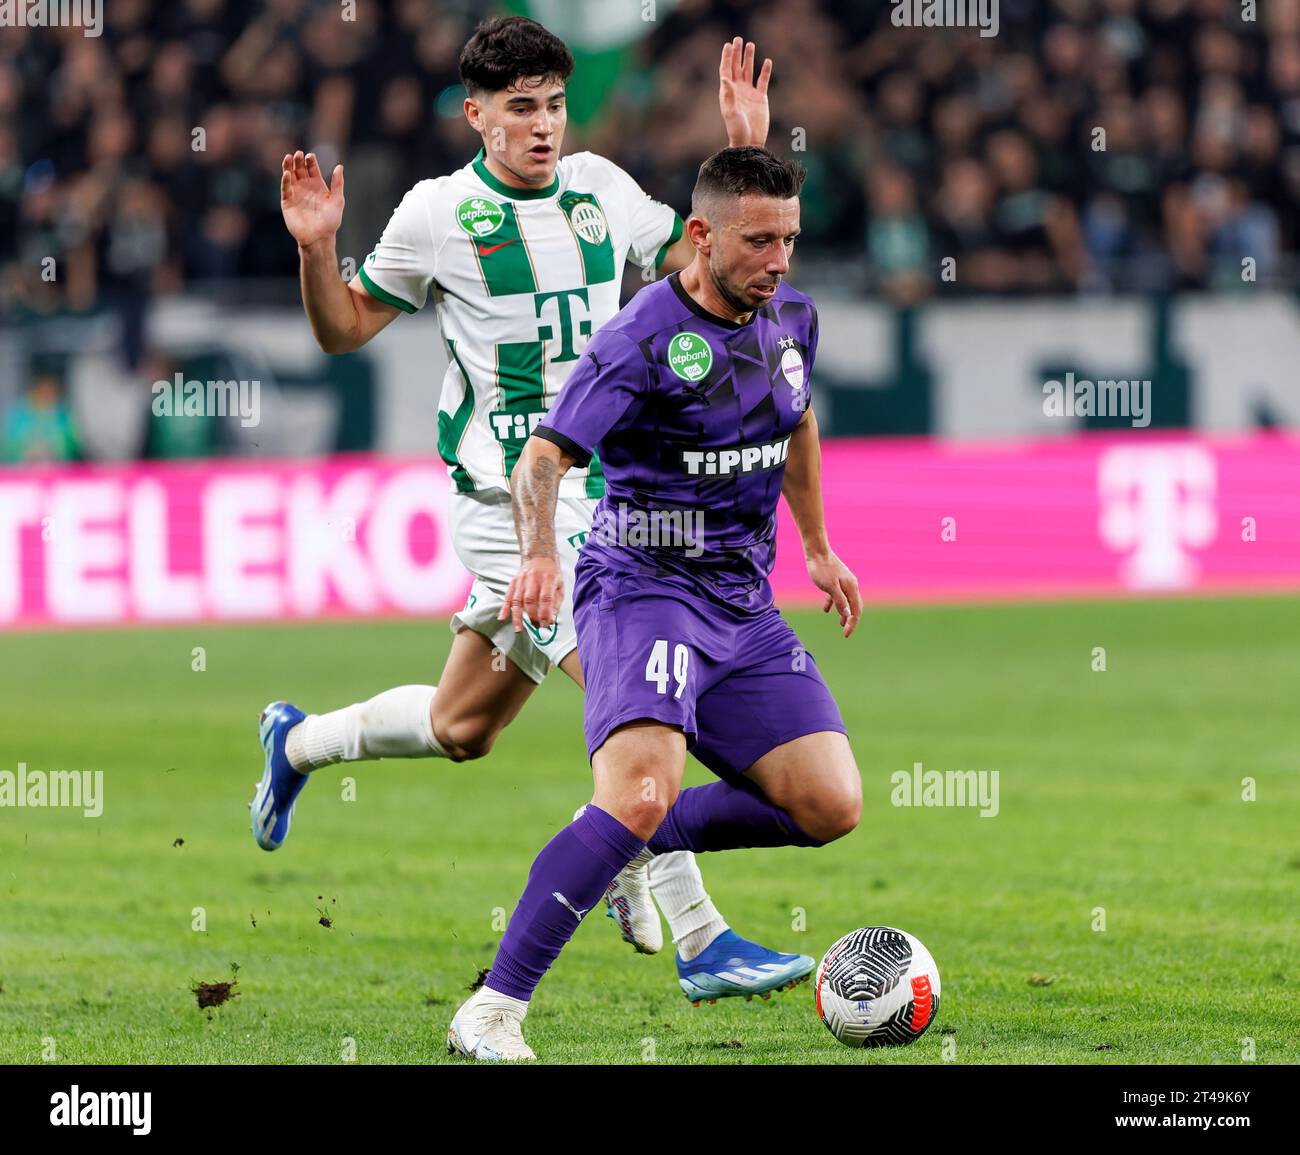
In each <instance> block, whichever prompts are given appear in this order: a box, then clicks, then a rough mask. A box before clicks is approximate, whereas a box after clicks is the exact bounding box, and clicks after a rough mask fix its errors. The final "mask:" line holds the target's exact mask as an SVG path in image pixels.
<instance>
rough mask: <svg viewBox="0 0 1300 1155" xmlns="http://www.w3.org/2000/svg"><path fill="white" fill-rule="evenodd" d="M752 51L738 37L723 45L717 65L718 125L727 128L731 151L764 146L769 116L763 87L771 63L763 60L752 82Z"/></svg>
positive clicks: (767, 78) (769, 74) (769, 59)
mask: <svg viewBox="0 0 1300 1155" xmlns="http://www.w3.org/2000/svg"><path fill="white" fill-rule="evenodd" d="M754 57H755V49H754V43H753V41H750V42H749V43H746V42H745V41H744V40H742V39H741V38H740V37H739V36H737V37H736V38H735V39H734V40H732V41H730V42H729V43H727V44H725V45H723V48H722V61H721V62H720V63H719V65H718V104H719V106H720V107H721V109H722V123H723V124H725V125H726V126H727V144H728V146H729V147H731V148H736V147H739V146H740V145H746V144H749V145H754V146H756V147H758V148H762V147H764V146H765V145H766V144H767V130H768V125H769V124H770V123H771V116H770V113H769V110H768V104H767V86H768V82H769V81H770V80H771V79H772V60H771V58H770V57H768V58H766V59H764V61H763V67H762V68H761V69H760V70H759V73H758V79H757V80H755V79H754Z"/></svg>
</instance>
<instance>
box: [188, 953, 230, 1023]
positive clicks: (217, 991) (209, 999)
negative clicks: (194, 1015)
mask: <svg viewBox="0 0 1300 1155" xmlns="http://www.w3.org/2000/svg"><path fill="white" fill-rule="evenodd" d="M238 975H239V964H238V963H231V964H230V981H229V982H215V983H209V982H203V981H202V980H200V981H198V982H196V983H195V984H194V985H193V986H192V987H190V990H191V991H193V992H194V998H195V1000H196V1001H197V1002H198V1004H199V1010H201V1011H207V1012H208V1021H209V1022H211V1021H212V1011H213V1009H214V1008H216V1007H219V1006H222V1005H223V1004H224V1003H228V1002H229V1001H230V1000H231V999H233V998H238V996H239V992H238V991H237V990H236V989H235V988H236V987H237V986H239V978H238Z"/></svg>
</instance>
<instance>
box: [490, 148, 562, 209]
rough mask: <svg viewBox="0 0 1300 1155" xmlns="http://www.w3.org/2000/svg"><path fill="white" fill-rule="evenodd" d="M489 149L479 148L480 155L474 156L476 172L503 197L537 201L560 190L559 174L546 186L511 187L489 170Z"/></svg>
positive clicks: (513, 199) (514, 199)
mask: <svg viewBox="0 0 1300 1155" xmlns="http://www.w3.org/2000/svg"><path fill="white" fill-rule="evenodd" d="M486 157H487V151H486V150H485V149H483V148H480V149H479V150H478V156H476V157H475V158H474V172H475V173H476V174H477V175H478V179H479V180H481V181H482V182H483V183H484V184H485V185H487V186H488V188H490V189H491V190H492V191H493V192H494V193H500V194H501V195H502V196H503V197H509V198H510V199H511V200H512V201H537V200H542V199H543V198H544V197H553V196H554V195H555V194H556V193H557V192H559V191H560V178H559V176H558V175H557V176H556V177H555V179H554V180H553V181H551V183H550V184H548V185H547V186H546V187H545V188H511V187H510V185H508V184H506V183H505V181H503V180H498V179H497V178H496V177H494V176H493V175H492V173H491V172H490V171H489V170H488V166H487V164H486Z"/></svg>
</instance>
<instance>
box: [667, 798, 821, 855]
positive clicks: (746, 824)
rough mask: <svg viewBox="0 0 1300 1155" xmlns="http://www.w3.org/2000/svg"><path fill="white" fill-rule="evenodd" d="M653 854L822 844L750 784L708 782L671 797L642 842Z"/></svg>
mask: <svg viewBox="0 0 1300 1155" xmlns="http://www.w3.org/2000/svg"><path fill="white" fill-rule="evenodd" d="M646 845H647V846H649V847H650V849H651V850H653V851H654V852H655V853H656V854H667V853H669V851H673V850H692V851H704V850H738V849H740V848H741V847H746V846H825V845H826V843H825V842H820V841H818V840H817V839H815V838H811V837H809V836H808V835H807V834H805V833H804V832H803V831H802V830H800V829H799V827H798V826H796V825H795V822H794V819H793V818H791V817H790V815H788V814H787V813H786V812H785V811H784V810H782V809H781V808H780V807H779V806H773V805H772V803H770V802H769V801H768V800H767V799H766V798H764V797H763V795H762V794H761V793H760V792H759V791H758V790H757V789H756V788H755V787H752V786H734V785H732V784H731V783H730V782H710V783H709V784H708V785H707V786H690V787H688V788H687V789H685V790H683V791H682V792H681V793H680V794H678V795H677V801H676V802H674V803H673V805H672V808H671V809H670V810H669V811H668V814H667V816H666V817H665V818H664V820H663V822H662V823H661V824H660V826H659V829H658V830H656V831H655V833H654V835H653V836H652V837H651V839H650V841H649V842H648V843H646Z"/></svg>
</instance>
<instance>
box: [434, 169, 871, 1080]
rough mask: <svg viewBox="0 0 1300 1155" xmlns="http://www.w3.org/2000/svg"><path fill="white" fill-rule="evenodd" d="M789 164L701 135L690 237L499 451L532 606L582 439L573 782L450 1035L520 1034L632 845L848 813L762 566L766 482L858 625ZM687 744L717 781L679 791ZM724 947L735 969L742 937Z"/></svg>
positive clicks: (706, 840) (839, 775)
mask: <svg viewBox="0 0 1300 1155" xmlns="http://www.w3.org/2000/svg"><path fill="white" fill-rule="evenodd" d="M802 184H803V170H802V168H801V167H800V166H798V165H797V164H795V163H793V162H782V161H780V160H778V159H777V158H776V157H774V156H773V155H772V154H771V153H770V152H767V151H766V150H764V149H761V148H754V147H743V148H728V149H724V150H723V151H722V152H719V153H716V154H715V155H714V156H712V157H710V158H709V160H708V161H706V162H705V164H704V165H703V167H702V168H701V169H700V175H699V180H698V182H697V183H696V186H695V192H694V195H693V197H692V204H691V210H692V211H691V217H690V220H689V221H688V222H687V225H686V230H687V235H688V236H689V237H690V239H691V242H692V243H693V245H694V246H695V259H694V260H693V261H692V263H691V264H690V265H688V266H687V267H686V268H685V269H683V270H682V271H681V272H680V273H678V274H673V275H671V276H669V277H668V278H666V279H665V280H663V281H660V282H658V283H657V284H655V285H652V286H650V287H649V288H647V289H643V290H642V291H641V292H640V293H638V294H637V296H636V297H635V298H634V299H633V300H632V302H631V303H630V304H629V305H628V306H627V307H626V308H624V309H623V310H621V311H620V312H619V313H618V314H617V316H615V317H614V319H613V320H612V321H610V322H608V323H607V324H606V325H605V326H603V327H602V328H601V330H600V331H599V332H598V333H597V334H596V335H595V336H594V337H593V338H592V340H591V342H590V343H589V344H588V346H587V349H586V351H585V353H584V355H583V358H582V362H581V364H580V365H579V366H578V367H577V368H575V369H574V370H573V372H572V374H571V375H570V377H569V379H568V381H567V382H566V383H565V385H564V388H563V389H562V390H561V392H560V395H559V397H558V398H557V399H556V401H555V403H554V404H553V405H552V406H551V409H550V411H549V412H548V413H547V415H546V417H545V418H544V419H543V420H542V422H541V424H540V425H539V426H538V427H537V429H536V430H535V431H534V433H533V435H532V437H531V438H530V439H529V440H528V442H527V443H526V445H525V447H524V450H523V453H522V455H521V457H520V460H519V463H518V465H517V466H516V468H515V473H514V486H513V500H514V511H515V522H516V527H517V530H518V535H519V545H520V554H521V567H520V570H519V573H518V574H517V575H516V576H515V578H514V580H513V581H512V582H511V584H510V587H509V589H508V590H507V594H506V599H505V605H504V607H503V609H502V611H501V612H502V616H503V617H505V616H506V615H507V614H509V615H510V616H512V617H513V619H514V623H515V628H516V629H519V628H521V625H522V622H523V618H524V616H525V615H527V617H528V619H529V620H531V621H532V622H533V623H534V624H536V625H538V626H541V627H543V628H544V627H545V626H547V625H548V624H549V623H550V622H551V621H553V620H554V618H555V614H556V609H557V607H558V606H560V605H561V604H562V599H563V577H562V574H561V570H560V567H559V564H558V562H557V560H556V557H557V554H556V533H555V509H556V498H557V491H558V486H559V482H560V479H561V478H562V477H563V476H564V474H565V472H566V470H568V469H569V468H570V467H572V466H574V465H575V464H576V465H581V464H582V463H584V462H586V461H587V460H588V459H589V458H590V457H591V455H592V454H593V453H594V452H597V451H599V454H600V459H601V461H602V462H603V463H604V468H605V476H606V492H605V496H604V498H603V499H602V500H601V502H600V505H599V506H598V507H597V510H596V513H595V517H594V521H593V526H592V533H591V536H590V537H589V538H588V539H587V542H586V545H585V547H584V549H583V551H582V554H581V556H580V558H579V560H578V564H577V569H576V575H575V583H574V587H575V588H574V617H575V621H576V624H577V635H578V653H579V658H580V660H581V662H582V668H583V671H584V673H585V675H586V683H587V694H586V699H585V706H584V711H585V731H586V739H587V750H588V753H589V754H590V756H591V765H592V773H593V777H594V779H595V793H594V795H593V797H592V801H591V802H590V803H589V804H588V805H587V806H586V807H585V808H584V809H583V810H582V811H581V812H580V813H579V815H578V816H577V817H576V818H575V820H574V821H573V823H572V824H571V825H569V826H567V827H565V828H564V829H563V830H561V831H560V832H559V833H558V834H557V835H556V836H555V837H554V838H553V839H551V841H550V842H549V843H548V844H547V845H546V847H545V848H544V849H543V850H542V852H541V854H539V855H538V857H537V859H536V860H535V861H534V863H533V867H532V870H531V871H530V873H529V876H528V882H527V885H526V886H525V887H524V891H523V894H522V896H521V897H520V899H519V905H518V906H517V907H516V908H515V911H514V914H513V915H512V917H511V919H510V925H509V926H508V928H507V930H506V933H505V935H504V937H503V938H502V940H501V946H500V949H499V950H498V952H497V956H496V960H495V962H494V963H493V966H492V970H491V973H490V974H489V975H488V977H487V980H486V982H485V984H484V985H483V986H482V987H481V988H480V989H479V990H478V991H477V992H476V993H475V994H474V995H473V996H472V997H471V998H470V999H469V1000H468V1001H467V1002H466V1003H465V1004H464V1005H462V1006H461V1008H460V1009H459V1010H458V1011H457V1012H456V1015H455V1017H454V1018H453V1019H452V1022H451V1026H450V1028H449V1030H448V1035H447V1042H448V1048H449V1049H450V1050H452V1051H456V1052H459V1053H461V1054H465V1055H469V1056H471V1057H474V1058H480V1059H495V1060H502V1059H507V1060H508V1059H530V1058H534V1057H535V1056H534V1055H533V1052H532V1050H531V1049H530V1048H529V1047H528V1045H527V1044H526V1043H525V1042H524V1039H523V1034H522V1030H521V1026H522V1022H523V1017H524V1014H525V1012H526V1011H527V1008H528V1000H529V999H530V997H531V996H532V993H533V991H534V989H535V988H536V987H537V984H538V983H539V982H540V981H541V979H542V976H543V975H544V974H545V973H546V970H547V968H548V967H549V966H550V965H551V963H552V962H554V961H555V959H556V957H557V956H558V955H559V953H560V951H561V950H562V949H563V947H564V944H565V943H566V942H568V940H569V938H570V937H571V936H572V935H573V932H574V931H575V930H576V929H577V925H578V923H579V922H580V921H581V920H582V917H583V915H585V914H586V913H587V911H588V910H590V909H591V908H592V907H593V906H595V905H596V904H597V903H599V901H600V899H601V895H602V894H603V893H604V892H605V888H606V887H607V886H608V885H609V883H610V882H611V880H613V879H614V878H615V877H616V876H617V875H618V874H619V872H620V871H622V870H624V869H625V868H627V867H628V866H629V865H630V864H635V863H636V862H637V861H638V860H639V859H644V858H646V857H648V856H651V855H655V854H663V853H669V852H673V851H680V850H691V851H695V852H699V851H706V850H729V849H733V848H738V847H755V846H823V845H825V844H826V843H827V842H830V841H831V840H833V839H836V838H840V837H842V836H843V835H845V834H847V833H848V832H849V831H851V830H852V829H853V828H854V827H855V826H856V825H857V822H858V818H859V815H860V813H861V809H862V787H861V781H860V779H859V777H858V769H857V764H856V763H855V762H854V758H853V752H852V750H851V749H850V748H849V741H848V737H847V735H846V732H845V728H844V723H843V721H842V720H841V718H840V713H839V709H838V708H837V707H836V705H835V701H834V699H833V698H832V697H831V694H830V691H829V689H827V686H826V683H825V682H824V681H823V680H822V677H821V674H820V673H819V672H818V670H817V666H816V663H815V662H814V661H813V660H812V657H811V655H809V654H808V653H807V652H806V651H805V650H804V649H803V647H802V646H801V645H800V643H799V639H798V637H797V636H796V634H795V632H794V631H793V630H792V629H791V628H790V626H789V624H788V623H787V622H786V621H785V619H784V618H783V617H782V616H781V615H780V613H779V612H778V611H777V609H776V607H775V606H774V605H773V603H772V588H771V585H770V583H769V581H768V575H769V574H770V573H771V570H772V564H773V561H774V558H775V548H776V507H777V499H778V497H779V496H780V495H781V494H784V495H785V498H786V502H787V504H788V505H789V507H790V512H791V514H792V515H793V516H794V520H795V523H796V525H797V526H798V529H799V533H800V536H801V537H802V539H803V548H804V557H805V560H806V562H807V566H808V575H809V577H810V578H811V579H812V581H813V584H814V585H816V586H817V587H818V588H819V589H820V590H822V591H823V593H824V594H825V595H826V597H825V604H824V607H823V608H824V609H825V610H827V611H829V610H830V609H831V607H832V606H834V607H835V609H836V610H838V612H839V617H840V624H841V627H842V630H843V633H844V636H845V637H848V636H849V635H850V634H852V633H853V631H854V629H855V628H856V626H857V623H858V619H859V617H860V615H861V600H860V597H859V594H858V584H857V580H856V579H855V578H854V576H853V574H852V573H851V572H850V571H849V570H848V568H847V567H846V566H845V565H844V564H843V562H841V561H840V560H839V558H837V557H836V556H835V554H834V553H833V552H832V550H831V548H830V543H829V541H828V540H827V536H826V526H825V520H824V516H823V508H822V495H821V450H820V446H819V442H818V437H817V419H816V417H815V416H814V413H813V409H812V406H811V402H810V398H811V394H810V374H811V370H812V366H813V362H814V360H815V358H816V355H817V310H816V308H815V307H814V305H813V303H812V301H811V300H810V299H809V298H808V297H806V296H804V295H803V294H802V293H799V292H797V291H795V290H794V289H791V288H790V287H789V286H788V285H786V284H785V283H784V282H783V280H782V278H783V277H784V276H785V274H786V273H787V272H788V271H789V267H790V266H789V259H790V253H791V251H792V249H793V246H794V242H795V237H796V236H798V233H799V190H800V188H801V186H802ZM688 750H689V751H691V752H692V753H693V754H695V756H696V757H697V758H698V759H699V760H700V761H701V762H703V763H704V764H705V765H706V766H708V767H709V769H710V770H712V771H713V772H714V773H715V774H716V775H717V776H718V778H719V781H717V782H713V783H710V784H709V785H707V786H695V787H690V788H688V789H686V790H682V789H681V788H680V787H681V779H682V773H683V770H684V767H685V760H686V752H687V751H688ZM728 934H730V932H728ZM733 937H734V936H733ZM720 945H721V948H722V949H724V950H725V949H726V947H727V944H726V943H725V942H724V943H723V944H720ZM734 949H735V952H736V956H737V957H736V958H735V959H734V962H733V965H732V969H733V970H735V971H739V972H742V973H743V971H744V970H745V968H746V963H747V960H746V957H745V953H744V946H743V942H742V940H735V947H734ZM703 993H704V994H705V995H707V991H705V992H703Z"/></svg>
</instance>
